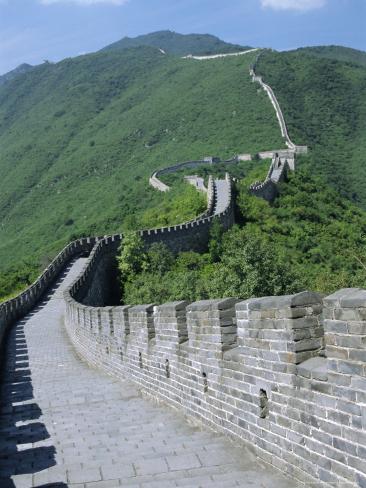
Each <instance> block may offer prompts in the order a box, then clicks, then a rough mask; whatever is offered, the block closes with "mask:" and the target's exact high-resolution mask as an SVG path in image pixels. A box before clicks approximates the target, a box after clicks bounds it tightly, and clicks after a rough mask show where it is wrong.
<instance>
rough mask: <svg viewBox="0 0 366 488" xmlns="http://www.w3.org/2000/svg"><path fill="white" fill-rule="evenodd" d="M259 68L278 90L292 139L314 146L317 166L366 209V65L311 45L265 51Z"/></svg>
mask: <svg viewBox="0 0 366 488" xmlns="http://www.w3.org/2000/svg"><path fill="white" fill-rule="evenodd" d="M325 49H326V48H325ZM342 52H343V51H342ZM362 54H363V55H364V57H365V56H366V54H365V53H360V56H361V55H362ZM334 56H335V54H334ZM351 59H353V58H351ZM257 70H258V72H259V73H260V74H262V75H263V77H264V79H265V81H267V82H268V83H269V84H270V85H271V86H272V88H273V89H274V91H275V93H276V95H277V97H278V99H279V102H280V104H281V106H282V109H283V111H284V115H285V118H286V121H287V124H288V127H289V132H290V136H291V137H292V139H293V140H294V141H295V142H296V143H297V144H307V145H309V146H310V149H311V153H310V156H309V162H310V163H311V164H312V166H313V171H314V172H315V173H317V174H320V175H322V176H324V177H325V179H326V181H327V182H328V183H331V184H332V185H333V187H335V188H336V189H337V190H338V191H340V192H341V194H342V195H344V196H346V197H347V198H349V199H351V200H353V201H354V202H356V203H357V204H358V205H360V206H362V207H363V208H366V185H365V184H364V182H365V181H366V165H365V154H366V136H365V129H366V67H365V66H362V64H357V63H354V62H342V61H338V60H335V59H326V58H319V57H318V55H314V48H310V49H302V50H299V51H293V52H285V53H275V52H272V51H266V52H264V54H263V55H262V56H260V58H259V63H258V67H257Z"/></svg>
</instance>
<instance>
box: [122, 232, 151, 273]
mask: <svg viewBox="0 0 366 488" xmlns="http://www.w3.org/2000/svg"><path fill="white" fill-rule="evenodd" d="M117 261H118V269H119V271H120V273H121V280H122V282H123V281H130V280H131V278H132V277H133V276H134V275H136V274H137V273H140V272H142V271H144V270H145V268H146V261H147V258H146V253H145V250H144V243H143V240H142V238H141V237H140V236H139V235H138V234H137V233H136V232H127V233H126V234H125V235H124V237H123V240H122V244H121V247H120V254H119V256H118V257H117Z"/></svg>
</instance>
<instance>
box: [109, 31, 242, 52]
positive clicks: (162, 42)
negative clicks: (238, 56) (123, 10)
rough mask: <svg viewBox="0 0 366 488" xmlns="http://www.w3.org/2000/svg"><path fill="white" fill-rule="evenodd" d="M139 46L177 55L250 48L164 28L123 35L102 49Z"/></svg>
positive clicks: (115, 49)
mask: <svg viewBox="0 0 366 488" xmlns="http://www.w3.org/2000/svg"><path fill="white" fill-rule="evenodd" d="M139 46H150V47H156V48H159V49H162V50H163V51H165V52H166V53H169V54H176V55H179V56H184V55H188V54H193V55H199V54H201V55H209V54H218V53H230V52H235V51H243V50H245V49H249V48H250V46H240V45H238V44H230V43H227V42H224V41H222V40H221V39H219V38H218V37H215V36H212V35H210V34H178V33H177V32H172V31H169V30H165V31H159V32H153V33H151V34H146V35H141V36H138V37H134V38H131V37H124V38H123V39H121V40H120V41H117V42H114V43H113V44H110V45H109V46H106V47H105V48H103V49H102V51H119V50H123V49H129V48H131V47H139Z"/></svg>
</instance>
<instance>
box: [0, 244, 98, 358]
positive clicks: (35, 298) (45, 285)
mask: <svg viewBox="0 0 366 488" xmlns="http://www.w3.org/2000/svg"><path fill="white" fill-rule="evenodd" d="M95 242H96V239H94V238H88V239H79V240H77V241H73V242H71V243H70V244H68V245H67V246H66V247H65V248H64V249H63V250H62V251H61V252H60V253H59V254H58V255H57V256H56V258H55V259H54V260H53V261H52V262H51V264H50V265H49V266H48V267H47V268H46V269H45V270H44V272H43V273H42V274H41V275H40V276H39V277H38V278H37V280H36V281H35V282H34V283H33V284H32V285H31V286H30V287H29V288H27V289H26V290H25V291H24V292H22V293H20V294H19V295H18V296H17V297H15V298H13V299H11V300H8V301H6V302H4V303H2V304H0V349H1V346H2V342H3V339H4V335H5V333H6V331H7V330H8V328H9V327H10V326H11V325H12V324H13V323H14V322H15V321H16V320H18V319H20V318H22V317H24V315H26V314H27V313H28V312H29V311H31V310H32V309H33V308H34V307H35V305H36V304H37V303H38V302H39V301H40V299H41V298H42V296H43V295H44V293H45V292H46V291H47V290H48V289H49V288H50V287H51V286H52V284H53V283H54V281H55V280H56V278H57V277H58V276H59V274H60V273H61V271H63V270H64V269H65V267H66V266H67V264H68V263H69V262H70V261H71V260H72V259H73V258H75V257H77V256H80V255H82V254H85V253H87V254H89V252H90V251H91V249H92V248H93V246H94V245H95Z"/></svg>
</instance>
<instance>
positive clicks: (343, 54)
mask: <svg viewBox="0 0 366 488" xmlns="http://www.w3.org/2000/svg"><path fill="white" fill-rule="evenodd" d="M296 51H298V52H301V53H308V54H311V55H312V56H317V57H318V58H325V59H333V60H336V61H342V62H346V63H357V64H361V65H362V66H366V52H365V51H359V50H358V49H353V48H351V47H344V46H312V47H303V48H300V49H296Z"/></svg>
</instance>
